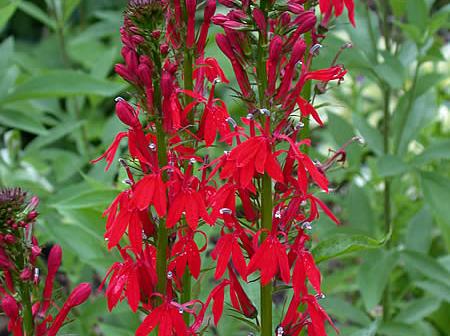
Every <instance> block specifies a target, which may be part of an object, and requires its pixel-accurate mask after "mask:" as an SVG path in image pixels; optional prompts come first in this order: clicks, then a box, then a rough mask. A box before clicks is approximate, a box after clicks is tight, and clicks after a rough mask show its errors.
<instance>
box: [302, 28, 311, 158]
mask: <svg viewBox="0 0 450 336" xmlns="http://www.w3.org/2000/svg"><path fill="white" fill-rule="evenodd" d="M308 35H309V34H308ZM311 88H312V84H311V81H307V82H306V83H305V85H304V86H303V90H302V93H301V96H302V98H303V99H305V100H308V101H309V100H310V98H311V91H312V89H311ZM302 123H303V125H304V126H303V130H302V136H303V138H304V139H307V138H309V136H310V133H311V129H310V123H309V117H306V118H302ZM301 150H302V152H303V153H305V154H306V155H308V154H309V146H306V145H302V147H301Z"/></svg>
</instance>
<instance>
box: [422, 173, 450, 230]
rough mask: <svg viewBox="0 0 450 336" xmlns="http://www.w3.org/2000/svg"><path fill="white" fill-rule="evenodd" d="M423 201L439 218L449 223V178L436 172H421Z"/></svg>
mask: <svg viewBox="0 0 450 336" xmlns="http://www.w3.org/2000/svg"><path fill="white" fill-rule="evenodd" d="M421 181H422V188H423V193H424V196H425V202H426V203H427V204H428V205H429V206H430V208H431V210H432V211H433V213H434V214H435V215H437V216H438V217H439V218H440V219H441V220H443V221H444V222H446V223H447V225H450V207H449V205H448V202H449V200H450V180H449V179H448V178H446V177H444V176H440V175H438V174H436V173H425V172H423V173H422V174H421Z"/></svg>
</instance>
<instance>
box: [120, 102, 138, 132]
mask: <svg viewBox="0 0 450 336" xmlns="http://www.w3.org/2000/svg"><path fill="white" fill-rule="evenodd" d="M116 114H117V117H118V118H119V119H120V121H122V122H123V123H124V124H125V125H127V126H130V127H132V128H134V127H138V126H139V119H138V117H137V112H136V111H135V110H134V108H133V107H132V106H131V105H130V104H129V103H128V102H127V101H126V100H125V99H123V98H120V97H119V98H116Z"/></svg>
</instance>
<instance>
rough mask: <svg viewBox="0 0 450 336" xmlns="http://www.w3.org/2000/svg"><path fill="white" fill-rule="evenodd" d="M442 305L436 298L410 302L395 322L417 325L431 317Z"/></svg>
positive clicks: (424, 298)
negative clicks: (416, 323)
mask: <svg viewBox="0 0 450 336" xmlns="http://www.w3.org/2000/svg"><path fill="white" fill-rule="evenodd" d="M440 305H441V301H440V300H437V299H436V298H435V297H423V298H420V299H417V300H413V301H410V302H408V303H407V304H406V306H405V307H402V309H401V310H400V313H399V314H398V315H397V316H396V317H395V320H396V321H399V322H404V323H415V322H418V321H420V320H421V319H423V318H425V317H427V316H429V315H430V314H431V313H433V312H434V311H435V310H436V309H438V308H439V306H440Z"/></svg>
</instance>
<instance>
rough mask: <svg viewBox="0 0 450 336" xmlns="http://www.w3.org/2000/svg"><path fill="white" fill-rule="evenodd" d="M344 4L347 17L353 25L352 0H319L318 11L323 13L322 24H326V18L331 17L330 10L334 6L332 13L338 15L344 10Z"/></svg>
mask: <svg viewBox="0 0 450 336" xmlns="http://www.w3.org/2000/svg"><path fill="white" fill-rule="evenodd" d="M344 4H345V7H347V10H348V18H349V20H350V22H351V23H352V25H353V27H354V26H355V4H354V3H353V0H319V5H320V11H321V12H322V13H323V14H324V15H325V17H324V19H323V24H324V25H327V23H328V20H329V19H330V17H331V12H332V10H333V8H334V14H335V16H336V17H338V16H340V15H341V14H342V12H343V11H344Z"/></svg>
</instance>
